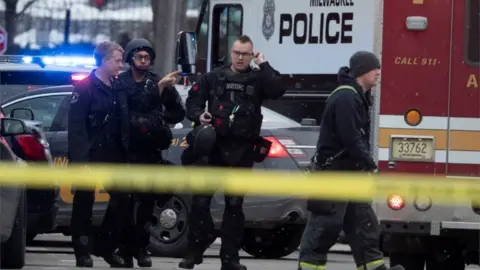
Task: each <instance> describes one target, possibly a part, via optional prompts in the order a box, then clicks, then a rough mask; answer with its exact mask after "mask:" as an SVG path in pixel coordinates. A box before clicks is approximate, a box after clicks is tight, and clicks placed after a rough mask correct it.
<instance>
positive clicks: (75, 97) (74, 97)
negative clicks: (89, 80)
mask: <svg viewBox="0 0 480 270" xmlns="http://www.w3.org/2000/svg"><path fill="white" fill-rule="evenodd" d="M79 99H80V94H79V93H78V92H73V93H72V99H71V100H70V104H75V103H77V102H78V100H79Z"/></svg>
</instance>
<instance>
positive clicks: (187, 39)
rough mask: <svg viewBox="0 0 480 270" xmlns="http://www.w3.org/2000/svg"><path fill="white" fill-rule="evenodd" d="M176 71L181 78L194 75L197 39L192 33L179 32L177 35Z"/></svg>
mask: <svg viewBox="0 0 480 270" xmlns="http://www.w3.org/2000/svg"><path fill="white" fill-rule="evenodd" d="M175 59H176V62H177V69H178V71H181V72H182V75H183V76H188V75H194V74H195V73H196V70H195V62H196V59H197V37H196V35H195V33H194V32H180V33H178V35H177V51H176V55H175Z"/></svg>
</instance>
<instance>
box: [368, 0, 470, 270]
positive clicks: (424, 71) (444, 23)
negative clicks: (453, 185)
mask: <svg viewBox="0 0 480 270" xmlns="http://www.w3.org/2000/svg"><path fill="white" fill-rule="evenodd" d="M479 5H480V1H478V0H406V1H385V2H384V8H383V31H382V33H383V37H382V41H383V44H382V46H381V48H382V50H381V57H382V83H381V86H380V92H379V93H378V95H376V98H377V102H378V103H379V105H380V106H379V118H378V122H377V125H376V126H377V128H378V129H377V134H376V135H377V138H376V141H377V142H378V160H379V167H380V171H381V172H382V171H383V172H403V173H423V174H429V175H438V176H442V177H443V176H445V177H459V176H460V177H468V178H476V177H479V176H480V175H479V173H480V93H479V91H480V89H479V83H480V68H479V62H480V44H479V39H480V35H479V32H480V21H479V17H480V10H479ZM479 180H480V178H479ZM376 210H377V214H378V216H379V219H380V222H381V225H382V228H383V233H384V237H383V239H384V241H383V248H384V250H385V251H388V252H392V254H391V257H390V259H391V261H394V262H395V263H401V264H403V265H404V266H406V269H408V270H410V269H411V270H417V269H419V270H420V269H424V264H426V266H427V269H428V270H430V269H432V270H433V269H460V270H461V269H464V268H465V263H468V264H478V260H479V250H478V247H479V241H480V238H479V231H480V209H477V208H475V207H474V206H469V207H465V206H455V205H452V206H450V207H445V206H440V205H438V204H436V203H435V202H434V201H432V200H431V199H430V198H428V197H421V196H420V197H418V198H416V199H415V200H414V201H406V200H405V198H403V197H402V194H398V195H394V196H392V197H391V198H390V200H388V202H387V203H385V202H380V203H378V204H377V208H376Z"/></svg>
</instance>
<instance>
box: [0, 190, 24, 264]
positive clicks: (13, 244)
mask: <svg viewBox="0 0 480 270" xmlns="http://www.w3.org/2000/svg"><path fill="white" fill-rule="evenodd" d="M26 246H27V196H26V195H25V190H22V192H21V195H20V200H19V204H18V207H17V217H16V218H15V225H14V227H13V229H12V233H11V235H10V239H8V241H7V242H5V243H3V244H2V247H1V248H2V250H1V256H2V257H1V263H0V266H1V268H2V269H22V268H23V267H24V266H25V253H26Z"/></svg>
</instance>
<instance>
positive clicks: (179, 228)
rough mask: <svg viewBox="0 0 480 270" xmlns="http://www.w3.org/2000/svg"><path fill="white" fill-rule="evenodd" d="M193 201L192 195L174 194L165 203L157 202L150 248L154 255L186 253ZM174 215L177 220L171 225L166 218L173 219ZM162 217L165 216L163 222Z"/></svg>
mask: <svg viewBox="0 0 480 270" xmlns="http://www.w3.org/2000/svg"><path fill="white" fill-rule="evenodd" d="M191 202H192V195H174V196H173V198H172V199H170V200H169V201H168V202H167V203H166V204H165V205H158V204H157V203H155V208H154V211H153V215H154V220H153V222H152V226H151V227H150V232H151V234H152V237H151V238H150V248H149V251H150V252H151V253H152V254H153V255H155V256H162V257H173V258H181V257H183V256H184V255H185V252H186V250H187V244H188V241H187V233H188V229H189V226H188V214H189V213H190V209H191ZM172 211H173V212H172ZM162 213H163V216H162ZM172 216H174V217H176V221H175V224H174V225H171V224H170V225H169V224H168V221H167V220H166V219H168V218H170V219H171V218H172ZM161 217H164V220H163V224H162V222H161V221H160V218H161Z"/></svg>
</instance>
